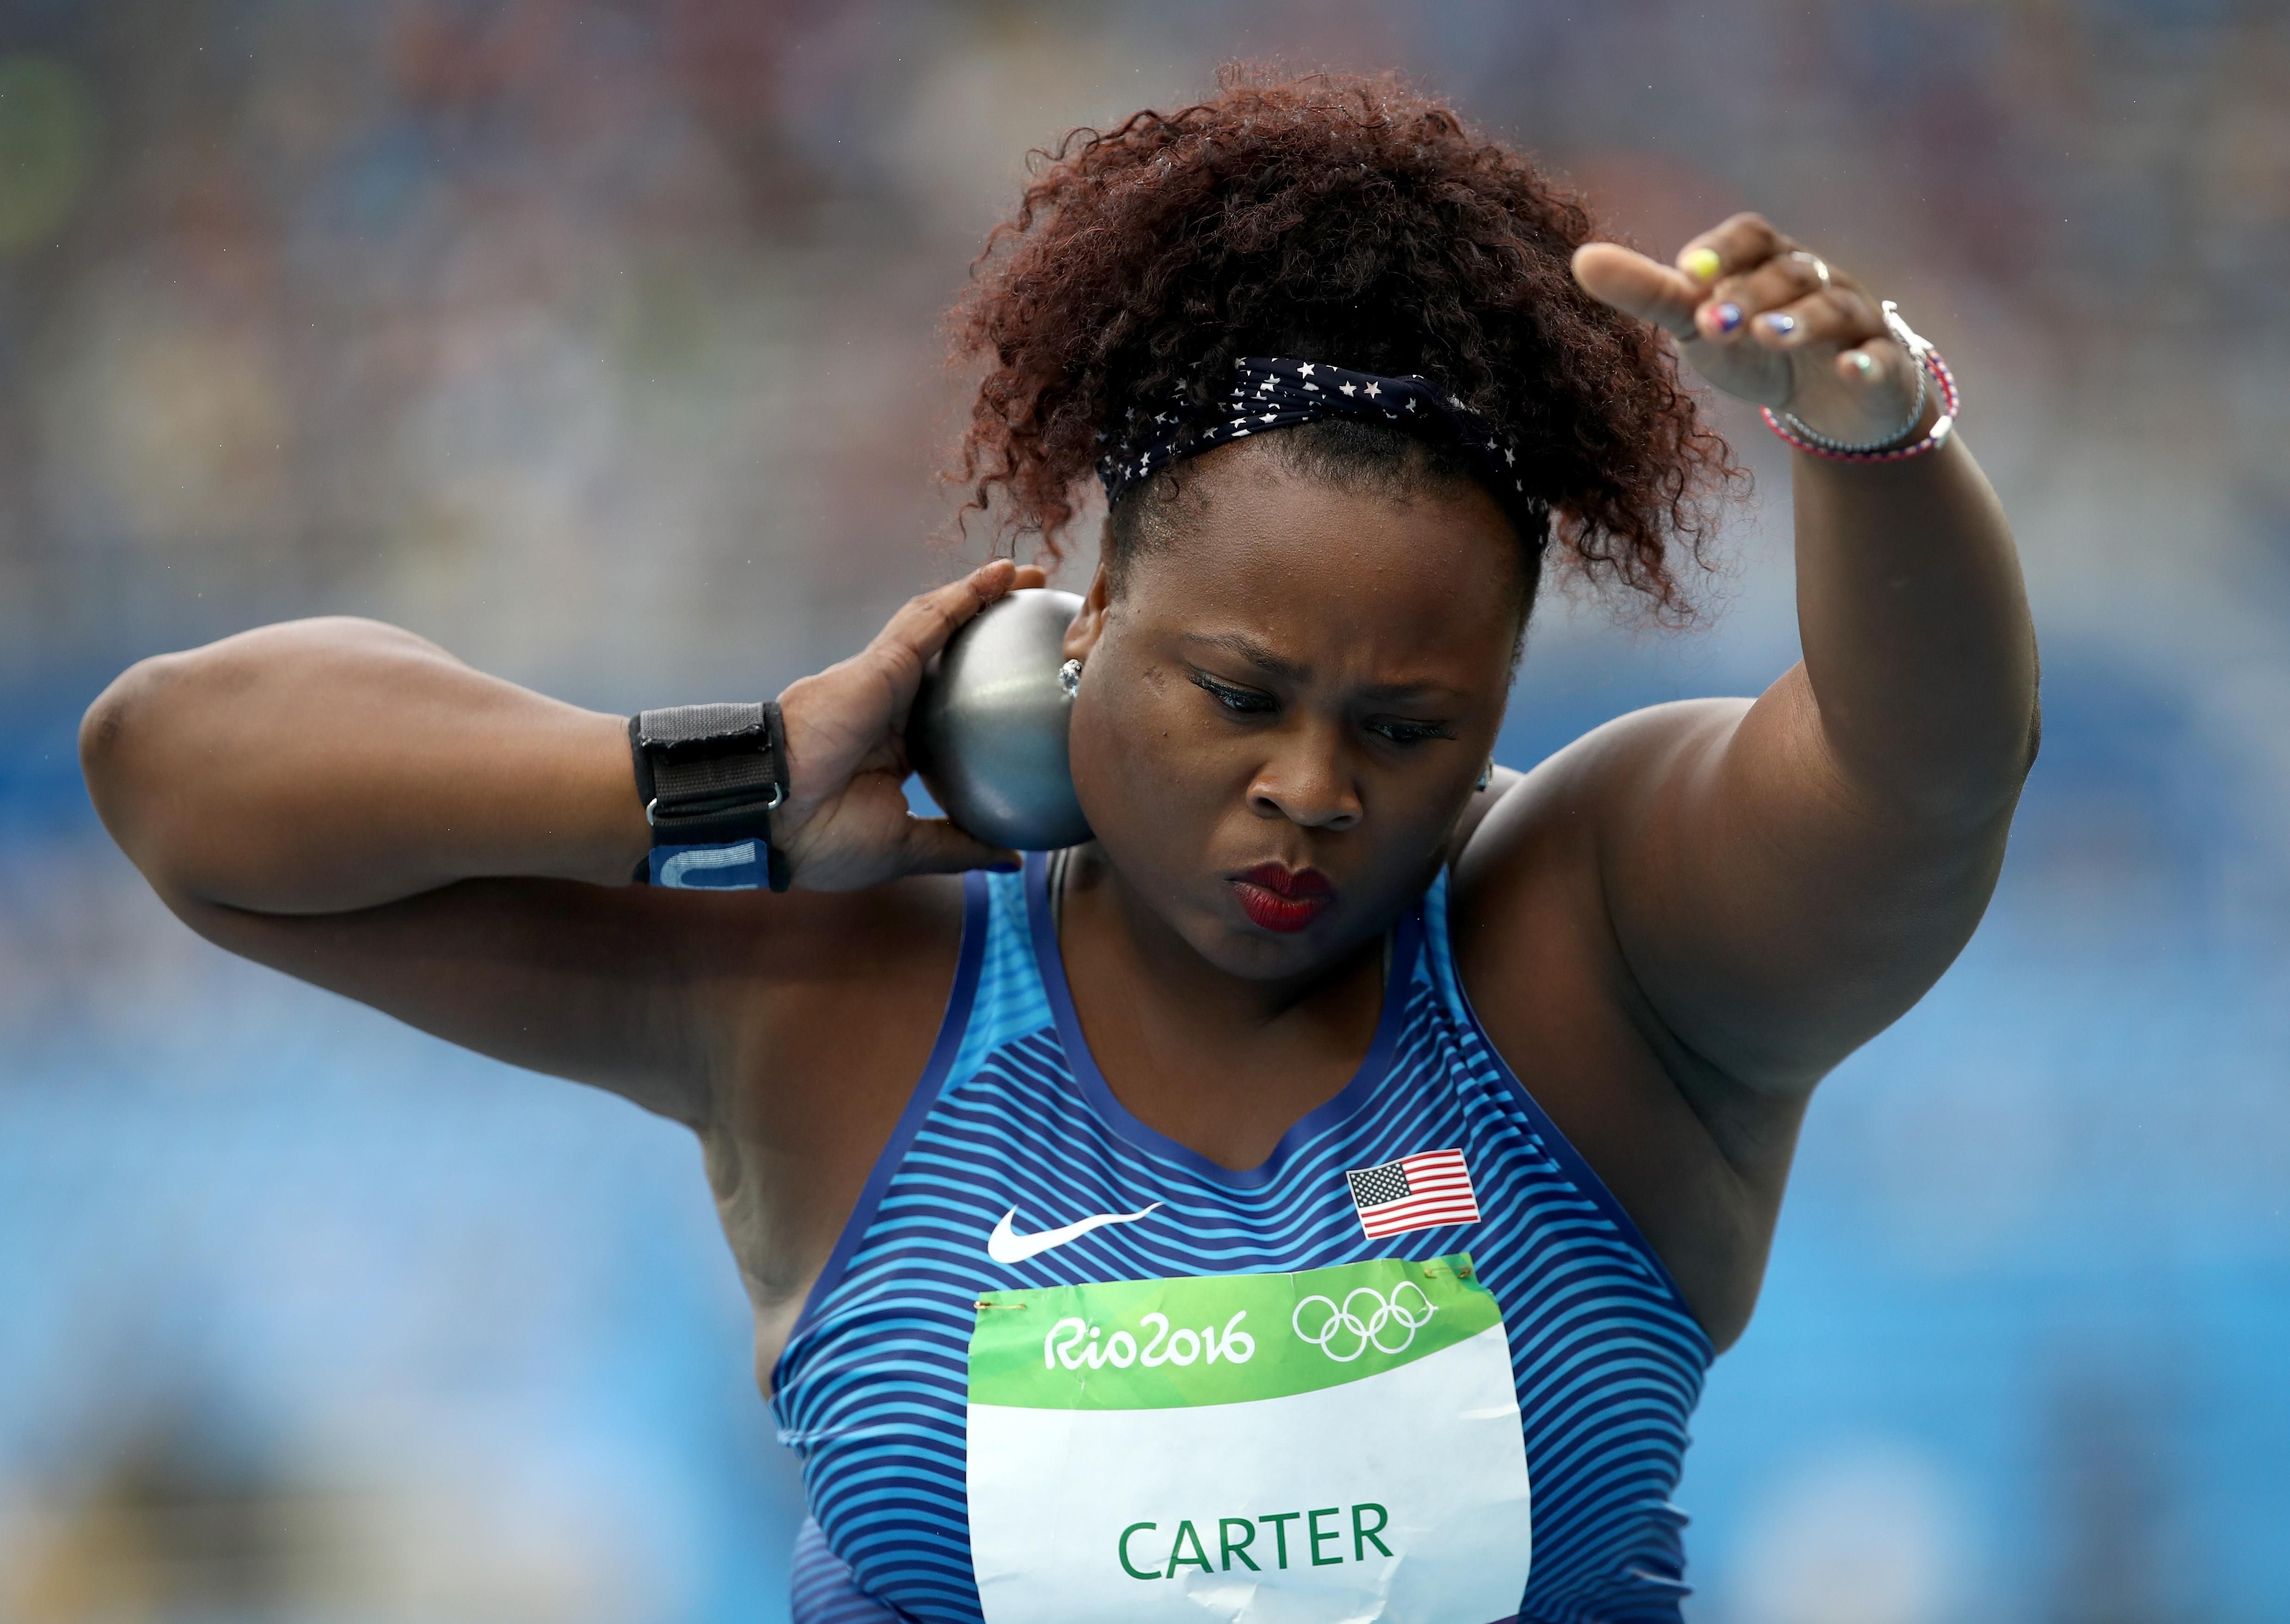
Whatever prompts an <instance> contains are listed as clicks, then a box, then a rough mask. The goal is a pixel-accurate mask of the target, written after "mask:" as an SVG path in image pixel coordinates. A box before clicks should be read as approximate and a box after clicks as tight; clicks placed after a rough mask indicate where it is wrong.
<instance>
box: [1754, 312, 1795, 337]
mask: <svg viewBox="0 0 2290 1624" xmlns="http://www.w3.org/2000/svg"><path fill="white" fill-rule="evenodd" d="M1758 320H1759V321H1760V322H1763V323H1764V324H1765V326H1766V332H1779V333H1790V332H1796V331H1797V317H1796V316H1791V315H1790V313H1789V312H1788V311H1786V310H1768V311H1766V313H1765V314H1764V315H1763V316H1759V317H1758Z"/></svg>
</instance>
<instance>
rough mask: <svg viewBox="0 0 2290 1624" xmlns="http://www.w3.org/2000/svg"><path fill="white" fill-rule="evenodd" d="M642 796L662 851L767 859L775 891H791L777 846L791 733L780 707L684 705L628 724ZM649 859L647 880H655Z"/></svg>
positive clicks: (645, 867) (633, 718) (641, 713)
mask: <svg viewBox="0 0 2290 1624" xmlns="http://www.w3.org/2000/svg"><path fill="white" fill-rule="evenodd" d="M629 754H630V756H633V758H634V760H635V764H636V774H637V796H638V797H639V798H640V799H641V800H642V801H643V802H644V807H645V821H646V822H648V823H650V824H651V825H652V844H653V850H654V851H655V852H658V851H660V850H661V848H664V847H677V848H685V849H689V848H693V847H711V848H726V847H733V846H737V845H739V844H741V843H743V842H747V841H754V842H755V843H757V849H758V850H760V851H761V852H764V853H765V873H766V874H767V876H768V877H769V881H770V884H771V888H772V889H773V891H785V890H786V889H787V888H788V878H789V875H788V866H787V859H786V856H785V855H784V854H783V853H782V852H781V851H780V850H779V848H778V847H776V846H774V845H773V844H772V810H773V808H774V807H776V806H778V805H780V804H781V803H782V802H784V801H785V800H786V799H787V793H788V758H787V734H786V730H785V729H784V727H783V726H782V725H781V721H780V708H779V707H778V705H776V704H774V703H773V702H771V701H770V700H765V701H764V702H762V703H760V704H752V705H678V706H675V707H673V708H669V709H666V710H640V711H638V712H637V714H636V715H634V716H630V717H629ZM653 867H654V865H653V860H650V859H647V860H646V861H645V864H644V865H643V868H642V870H641V875H642V877H644V878H646V879H650V878H651V877H652V876H653Z"/></svg>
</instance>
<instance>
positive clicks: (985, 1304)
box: [978, 1297, 1026, 1308]
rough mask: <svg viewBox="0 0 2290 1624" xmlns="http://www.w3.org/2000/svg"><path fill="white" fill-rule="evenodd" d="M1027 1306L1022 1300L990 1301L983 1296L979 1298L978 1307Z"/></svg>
mask: <svg viewBox="0 0 2290 1624" xmlns="http://www.w3.org/2000/svg"><path fill="white" fill-rule="evenodd" d="M1025 1306H1026V1305H1025V1304H1024V1303H1022V1302H989V1301H987V1300H986V1299H984V1298H983V1297H981V1298H980V1299H979V1300H978V1307H980V1308H1024V1307H1025Z"/></svg>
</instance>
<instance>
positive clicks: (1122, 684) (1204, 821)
mask: <svg viewBox="0 0 2290 1624" xmlns="http://www.w3.org/2000/svg"><path fill="white" fill-rule="evenodd" d="M1098 680H1099V683H1100V686H1099V687H1098V688H1097V689H1096V691H1095V692H1090V691H1088V690H1086V689H1085V691H1084V693H1083V697H1082V698H1081V699H1080V700H1077V702H1076V704H1075V706H1074V714H1073V732H1072V734H1071V739H1072V759H1073V775H1074V788H1075V790H1076V791H1077V793H1078V794H1079V796H1081V804H1082V810H1083V811H1084V812H1086V813H1087V814H1088V815H1089V823H1090V828H1091V829H1092V830H1093V831H1094V832H1095V834H1096V835H1097V837H1098V839H1099V840H1100V841H1101V842H1103V843H1104V844H1105V845H1106V846H1107V847H1108V849H1109V851H1112V852H1116V853H1117V854H1118V853H1122V852H1134V851H1141V850H1166V849H1170V848H1173V847H1179V846H1182V845H1187V844H1190V845H1194V846H1197V845H1198V844H1199V843H1200V839H1201V836H1202V835H1203V834H1204V832H1205V829H1206V828H1208V827H1210V826H1212V825H1213V824H1214V822H1215V821H1216V820H1217V818H1218V817H1219V816H1220V815H1221V814H1222V813H1223V812H1225V811H1226V810H1227V809H1228V808H1229V807H1230V806H1231V805H1232V804H1235V798H1236V793H1237V792H1236V784H1237V783H1238V784H1245V780H1246V775H1247V766H1246V764H1245V763H1244V762H1243V761H1242V760H1241V759H1240V758H1239V756H1237V755H1236V754H1234V752H1233V751H1232V750H1231V748H1229V741H1227V740H1219V739H1217V738H1216V737H1215V736H1214V735H1213V733H1212V732H1211V731H1210V728H1209V726H1208V721H1209V719H1208V718H1205V717H1204V716H1202V714H1201V706H1200V704H1199V702H1198V701H1199V700H1200V697H1201V696H1200V692H1199V691H1198V690H1197V689H1196V688H1195V687H1194V686H1193V685H1192V684H1190V683H1188V682H1182V681H1180V680H1178V679H1176V678H1173V677H1172V676H1169V674H1168V673H1166V672H1165V671H1162V670H1159V669H1157V668H1145V669H1142V670H1137V671H1126V670H1119V669H1105V670H1103V671H1102V672H1101V674H1099V678H1098Z"/></svg>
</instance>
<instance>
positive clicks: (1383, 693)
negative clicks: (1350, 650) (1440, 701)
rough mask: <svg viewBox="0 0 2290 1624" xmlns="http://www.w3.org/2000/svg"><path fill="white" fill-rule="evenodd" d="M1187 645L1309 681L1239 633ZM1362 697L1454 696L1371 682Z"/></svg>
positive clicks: (1437, 687)
mask: <svg viewBox="0 0 2290 1624" xmlns="http://www.w3.org/2000/svg"><path fill="white" fill-rule="evenodd" d="M1184 637H1185V640H1186V641H1187V642H1189V643H1205V644H1208V646H1209V647H1211V648H1217V649H1222V650H1223V651H1224V652H1226V653H1228V654H1234V655H1237V656H1238V657H1239V658H1240V659H1242V660H1246V661H1247V662H1248V663H1249V664H1250V665H1253V666H1254V667H1255V668H1257V669H1258V670H1260V671H1261V672H1263V673H1264V674H1265V675H1266V676H1272V677H1277V678H1279V679H1280V680H1282V681H1285V682H1292V683H1301V682H1306V681H1309V679H1310V677H1311V675H1312V673H1311V670H1310V668H1309V667H1306V666H1302V665H1300V664H1298V663H1297V662H1296V661H1295V660H1290V659H1288V658H1286V657H1285V656H1284V655H1280V654H1276V653H1274V652H1272V651H1271V650H1270V649H1269V648H1267V647H1265V646H1264V644H1261V643H1259V642H1258V641H1257V640H1256V639H1255V638H1253V637H1251V636H1246V635H1245V634H1243V633H1240V632H1187V633H1185V634H1184ZM1360 692H1362V693H1363V694H1366V695H1370V696H1373V697H1374V698H1377V699H1393V700H1398V699H1415V698H1420V697H1423V696H1427V695H1433V694H1437V695H1440V696H1443V697H1454V690H1453V689H1451V688H1449V687H1448V686H1447V685H1446V684H1445V683H1372V684H1369V685H1368V686H1366V687H1365V688H1363V689H1361V690H1360Z"/></svg>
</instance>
